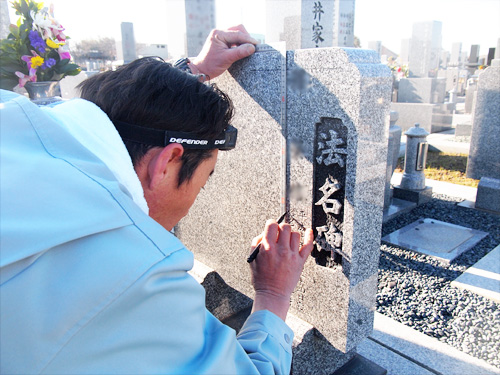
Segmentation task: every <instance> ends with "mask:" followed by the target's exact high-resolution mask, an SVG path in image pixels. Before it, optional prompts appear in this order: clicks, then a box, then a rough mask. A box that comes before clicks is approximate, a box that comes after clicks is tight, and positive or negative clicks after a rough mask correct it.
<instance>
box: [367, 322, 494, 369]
mask: <svg viewBox="0 0 500 375" xmlns="http://www.w3.org/2000/svg"><path fill="white" fill-rule="evenodd" d="M368 340H370V341H372V342H367V340H365V341H364V342H362V343H361V344H360V345H359V346H358V353H360V354H361V355H363V356H364V357H366V358H368V359H370V360H371V361H373V362H375V363H377V364H378V365H379V366H382V367H384V368H385V369H387V373H388V374H389V375H391V374H394V375H396V374H397V375H405V374H408V375H410V374H411V375H420V374H422V375H427V374H443V375H444V374H446V375H463V374H467V375H493V374H494V375H499V374H500V370H499V369H498V368H496V367H494V366H492V365H490V364H488V363H487V362H485V361H483V360H481V359H477V358H474V357H472V356H470V355H468V354H466V353H463V352H461V351H460V350H458V349H455V348H453V347H451V346H449V345H447V344H445V343H443V342H441V341H439V340H437V339H435V338H433V337H429V336H427V335H425V334H423V333H421V332H418V331H416V330H414V329H412V328H410V327H408V326H405V325H404V324H402V323H399V322H396V321H395V320H393V319H390V318H388V317H386V316H384V315H382V314H379V313H376V314H375V321H374V328H373V333H372V334H371V335H370V337H369V339H368ZM376 345H378V347H377V346H376ZM377 349H378V351H377ZM390 352H392V353H390ZM412 371H413V372H412Z"/></svg>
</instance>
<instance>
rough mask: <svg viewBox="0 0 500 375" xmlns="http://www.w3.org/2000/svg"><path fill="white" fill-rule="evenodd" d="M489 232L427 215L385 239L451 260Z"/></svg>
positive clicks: (410, 248) (447, 261) (383, 239)
mask: <svg viewBox="0 0 500 375" xmlns="http://www.w3.org/2000/svg"><path fill="white" fill-rule="evenodd" d="M487 235H488V233H486V232H482V231H479V230H476V229H470V228H466V227H462V226H459V225H455V224H450V223H445V222H443V221H439V220H434V219H429V218H426V219H419V220H417V221H415V222H413V223H411V224H409V225H407V226H405V227H403V228H401V229H399V230H397V231H395V232H392V233H391V234H389V235H387V236H385V237H383V238H382V241H385V242H388V243H391V244H393V245H396V246H399V247H403V248H405V249H409V250H414V251H416V252H419V253H422V254H426V255H430V256H432V257H435V258H438V259H440V260H442V261H445V262H446V263H449V262H451V261H452V260H453V259H455V258H456V257H457V256H459V255H460V254H462V253H463V252H464V251H467V250H469V249H470V248H472V247H473V246H474V245H476V244H477V243H478V242H479V241H481V240H482V239H483V238H484V237H486V236H487Z"/></svg>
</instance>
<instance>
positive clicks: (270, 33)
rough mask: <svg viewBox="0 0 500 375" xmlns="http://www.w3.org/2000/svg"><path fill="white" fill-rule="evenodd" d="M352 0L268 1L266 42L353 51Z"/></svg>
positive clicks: (290, 46)
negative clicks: (347, 48) (348, 48)
mask: <svg viewBox="0 0 500 375" xmlns="http://www.w3.org/2000/svg"><path fill="white" fill-rule="evenodd" d="M354 3H355V1H354V0H267V1H266V15H267V16H266V42H268V43H269V42H278V41H285V42H286V44H287V47H289V48H297V49H298V48H318V47H352V46H353V45H354V10H355V9H354V8H355V6H354Z"/></svg>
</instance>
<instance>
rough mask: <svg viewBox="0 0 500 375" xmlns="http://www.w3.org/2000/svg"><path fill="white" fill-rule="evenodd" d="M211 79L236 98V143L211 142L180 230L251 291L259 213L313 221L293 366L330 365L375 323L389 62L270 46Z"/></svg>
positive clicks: (200, 255)
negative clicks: (214, 153)
mask: <svg viewBox="0 0 500 375" xmlns="http://www.w3.org/2000/svg"><path fill="white" fill-rule="evenodd" d="M217 84H218V86H219V87H220V88H221V89H222V90H223V91H225V92H226V93H227V94H228V95H229V96H230V97H231V98H232V99H233V101H234V105H235V108H236V116H235V118H234V121H233V123H234V125H235V126H236V127H237V128H238V132H239V134H238V144H237V147H236V149H235V150H232V151H230V152H220V153H219V161H218V162H217V166H216V173H215V174H214V175H213V177H212V179H211V181H210V182H209V183H208V184H207V186H206V188H205V190H204V191H203V192H202V193H201V194H200V196H199V197H198V199H197V201H196V202H195V204H194V205H193V207H192V208H191V211H190V213H189V215H188V216H187V217H186V218H185V219H183V220H182V221H181V223H180V225H179V226H178V227H177V228H176V233H177V235H178V236H179V237H180V238H181V240H182V241H183V242H184V243H185V244H186V245H187V247H188V248H189V249H191V250H192V251H193V252H194V253H195V257H196V259H197V260H199V261H200V262H202V263H204V264H206V265H208V266H209V267H211V268H213V269H215V271H216V272H217V273H218V274H219V275H220V276H221V277H222V278H223V279H224V281H225V282H226V283H227V284H229V285H230V286H231V287H232V288H234V289H236V290H238V291H239V292H241V293H243V294H245V295H247V296H250V297H251V296H253V289H252V286H251V284H250V272H249V268H248V265H247V263H246V258H247V256H248V252H249V249H250V242H251V239H252V238H253V237H254V236H256V235H258V234H259V233H260V232H261V230H262V229H263V227H264V224H265V221H266V219H269V218H278V217H279V216H280V215H281V213H282V212H283V211H285V210H290V213H291V218H293V219H295V220H297V221H298V222H300V223H302V224H303V225H304V226H305V227H312V228H313V229H314V230H315V236H316V242H317V244H318V245H317V248H316V249H315V251H314V253H313V254H314V256H313V257H311V258H310V259H309V260H308V262H307V263H306V265H305V269H304V272H303V274H302V276H301V279H300V281H299V284H298V286H297V288H296V290H295V292H294V294H293V296H292V301H291V313H292V314H293V316H294V317H298V318H300V319H299V320H301V321H302V322H303V323H302V324H298V325H292V326H293V328H294V330H295V332H296V340H295V341H294V346H295V348H294V353H295V355H294V365H293V368H294V370H293V371H294V373H297V374H299V373H300V374H303V373H315V374H322V373H324V374H331V373H332V372H333V371H335V370H336V369H337V368H339V367H341V366H342V365H343V364H344V363H346V362H347V360H349V359H350V358H352V357H353V356H354V351H355V347H356V345H357V344H358V343H359V342H360V341H362V340H363V339H365V338H366V337H367V336H368V335H369V334H370V332H371V330H372V323H373V311H374V305H375V293H376V285H377V265H378V257H379V245H380V233H381V224H382V209H383V202H384V185H385V173H386V161H387V132H388V127H389V105H390V99H391V87H392V78H391V73H390V71H389V69H388V68H387V67H386V66H384V65H382V64H380V63H379V59H378V56H377V54H376V53H375V52H374V51H367V50H360V49H340V48H326V49H308V50H297V51H289V52H288V53H287V54H286V59H285V56H284V55H283V54H280V53H279V52H278V51H276V50H269V51H267V52H257V53H255V54H254V55H253V56H251V57H250V58H247V59H245V60H243V61H241V62H238V63H236V64H234V65H233V67H232V68H231V69H230V71H229V72H228V73H225V74H224V75H223V76H221V77H220V78H219V79H218V80H217ZM291 218H289V220H290V219H291ZM291 223H292V225H294V226H295V228H296V229H299V226H298V225H297V224H296V222H295V221H294V220H291ZM226 305H227V306H230V305H231V304H230V303H226ZM237 305H238V304H233V306H237ZM244 307H247V306H246V305H245V304H243V306H241V305H239V308H244ZM235 312H237V311H235ZM226 315H227V312H226ZM293 319H295V318H293ZM304 327H307V328H304ZM319 348H320V349H321V350H319V351H318V349H319ZM325 348H328V350H325Z"/></svg>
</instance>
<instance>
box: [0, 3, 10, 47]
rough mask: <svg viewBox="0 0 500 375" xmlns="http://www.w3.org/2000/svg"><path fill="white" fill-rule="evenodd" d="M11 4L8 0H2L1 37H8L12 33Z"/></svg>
mask: <svg viewBox="0 0 500 375" xmlns="http://www.w3.org/2000/svg"><path fill="white" fill-rule="evenodd" d="M9 26H10V16H9V4H8V2H7V0H0V39H6V38H7V36H8V35H9V34H10V31H9Z"/></svg>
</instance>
